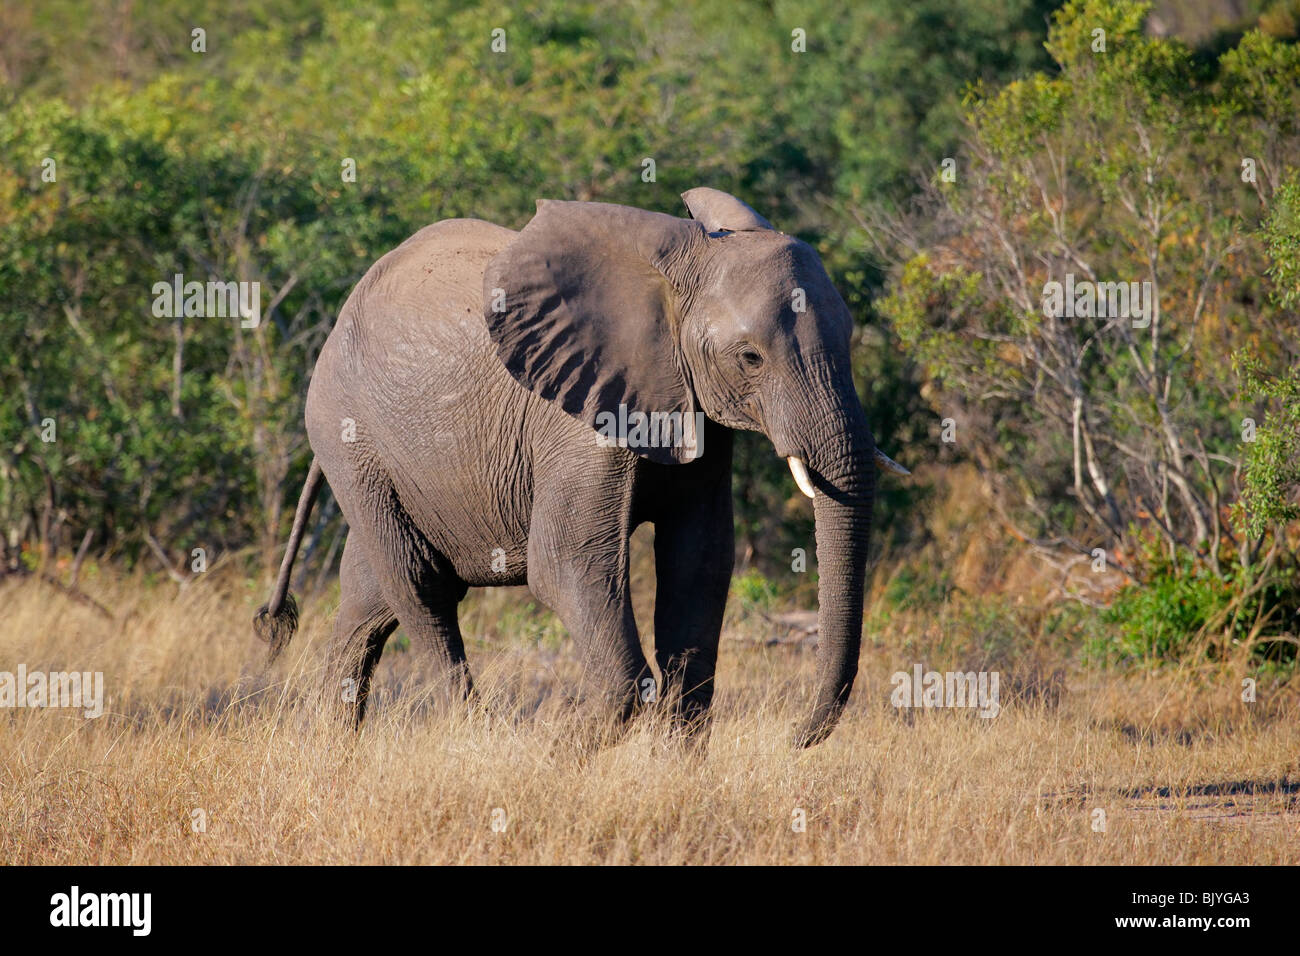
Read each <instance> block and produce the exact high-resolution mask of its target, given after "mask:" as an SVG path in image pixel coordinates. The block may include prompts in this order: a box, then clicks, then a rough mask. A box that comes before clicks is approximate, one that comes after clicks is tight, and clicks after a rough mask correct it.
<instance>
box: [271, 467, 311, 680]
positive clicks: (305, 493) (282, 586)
mask: <svg viewBox="0 0 1300 956" xmlns="http://www.w3.org/2000/svg"><path fill="white" fill-rule="evenodd" d="M324 480H325V476H324V474H323V473H322V472H321V468H320V462H318V461H317V460H316V459H315V458H313V459H312V460H311V469H310V470H309V471H308V472H307V481H306V482H305V483H304V484H303V486H302V494H301V495H300V496H299V498H298V511H297V513H295V514H294V516H293V531H292V532H290V534H289V544H288V545H287V546H286V547H285V549H284V560H283V561H281V562H280V576H279V577H278V578H276V581H275V590H274V591H272V592H271V600H270V601H268V602H267V603H266V604H263V605H262V606H261V607H260V608H258V609H257V613H256V614H255V615H254V616H253V633H254V634H256V635H257V636H258V637H259V638H261V639H262V640H263V641H265V642H266V643H267V644H268V645H270V648H269V650H270V654H269V656H268V657H267V660H266V662H267V663H268V664H270V663H271V662H272V661H274V660H275V659H276V658H277V657H279V656H280V652H281V651H282V650H284V649H285V647H287V646H288V644H289V641H290V640H291V639H292V638H293V635H294V632H295V631H297V630H298V602H297V601H295V600H294V599H293V595H292V594H290V593H289V578H290V576H291V575H292V574H293V562H294V560H295V559H296V558H297V557H298V547H299V546H300V545H301V544H302V537H303V534H304V532H305V531H306V530H307V519H308V518H309V517H311V509H312V506H313V505H315V504H316V496H317V495H319V494H320V488H321V485H322V484H323V483H324Z"/></svg>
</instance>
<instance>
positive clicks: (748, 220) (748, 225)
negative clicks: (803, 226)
mask: <svg viewBox="0 0 1300 956" xmlns="http://www.w3.org/2000/svg"><path fill="white" fill-rule="evenodd" d="M682 200H683V201H684V202H685V203H686V208H687V209H689V210H690V211H691V218H692V219H694V220H695V221H696V222H698V223H699V224H700V225H702V226H703V227H704V229H705V231H707V232H750V231H753V230H755V229H771V228H772V224H771V223H770V222H768V221H767V220H766V219H764V218H763V217H762V216H760V215H759V214H758V213H756V212H754V210H753V209H751V208H749V206H748V205H746V204H745V203H743V202H741V201H740V200H739V199H737V198H736V197H735V196H733V195H731V193H724V192H723V191H722V190H721V189H710V188H709V187H708V186H700V187H698V188H696V189H689V190H687V191H686V192H684V193H682Z"/></svg>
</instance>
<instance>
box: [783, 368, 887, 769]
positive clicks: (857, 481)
mask: <svg viewBox="0 0 1300 956" xmlns="http://www.w3.org/2000/svg"><path fill="white" fill-rule="evenodd" d="M849 395H850V396H851V399H849V400H846V401H845V403H844V407H843V408H842V410H840V411H839V413H838V414H836V415H833V416H830V417H828V418H827V419H825V421H830V422H833V423H835V431H834V432H833V433H832V435H831V436H830V437H829V438H828V439H827V440H826V441H824V442H822V443H820V444H817V445H814V446H811V447H810V449H809V455H808V458H809V460H808V462H807V464H808V465H809V467H810V468H811V469H812V472H813V474H812V483H813V485H814V486H815V489H816V496H815V497H814V499H813V509H814V514H815V517H816V522H817V570H818V575H819V578H818V589H817V599H818V616H817V622H818V633H819V635H820V636H819V646H818V651H817V658H818V660H817V686H816V696H815V699H814V703H813V710H812V713H811V714H810V715H809V717H808V719H807V722H806V723H805V724H804V725H803V726H802V727H801V728H800V729H799V731H798V733H797V736H796V738H795V740H796V744H797V745H798V746H800V747H811V746H813V745H814V744H818V743H821V742H822V741H823V740H825V739H826V737H827V736H828V735H829V734H830V732H831V730H832V729H833V728H834V727H835V722H836V721H837V720H838V719H839V716H840V713H841V711H843V709H844V705H845V704H846V703H847V702H848V699H849V693H850V692H851V691H852V690H853V680H854V678H855V677H856V676H857V673H858V651H859V649H860V647H861V644H862V602H863V587H864V581H865V576H866V566H867V546H868V543H869V539H870V536H871V520H872V512H873V509H874V504H875V490H876V460H875V450H876V448H875V440H874V439H873V438H872V436H871V431H870V429H869V428H868V427H867V422H866V416H864V415H863V413H862V407H861V405H859V404H858V401H857V395H856V393H855V392H853V390H852V388H851V387H850V388H849Z"/></svg>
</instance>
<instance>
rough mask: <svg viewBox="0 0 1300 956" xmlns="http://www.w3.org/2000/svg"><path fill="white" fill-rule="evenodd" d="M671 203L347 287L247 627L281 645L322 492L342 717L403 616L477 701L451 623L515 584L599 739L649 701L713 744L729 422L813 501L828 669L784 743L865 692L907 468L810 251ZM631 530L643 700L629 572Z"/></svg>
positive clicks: (719, 196) (434, 230)
mask: <svg viewBox="0 0 1300 956" xmlns="http://www.w3.org/2000/svg"><path fill="white" fill-rule="evenodd" d="M683 199H684V200H685V202H686V206H687V208H688V209H689V211H690V214H691V216H692V218H691V219H680V218H676V217H673V216H669V215H664V214H662V213H655V212H647V211H644V210H641V209H634V208H630V207H627V206H618V205H609V204H605V203H591V202H560V201H549V200H542V201H539V202H538V204H537V212H536V214H535V215H534V217H533V218H532V220H531V221H530V222H529V223H528V224H527V225H526V226H525V227H524V228H523V229H522V230H521V231H518V232H515V231H513V230H510V229H505V228H502V227H501V226H496V225H493V224H491V223H488V222H483V221H479V220H473V219H452V220H447V221H444V222H439V223H435V224H434V225H431V226H428V227H426V228H424V229H422V230H420V231H419V232H418V233H416V234H415V235H414V236H412V237H411V238H409V239H407V240H406V241H405V242H404V243H402V244H401V245H400V246H398V247H397V248H396V249H394V250H393V251H392V252H389V253H388V254H387V255H385V256H384V257H383V258H382V259H380V260H379V261H378V262H377V263H376V264H375V265H374V266H373V267H372V268H371V269H370V271H369V272H368V273H367V274H366V275H365V277H364V278H363V279H362V280H361V281H360V283H359V284H358V285H357V287H356V289H355V290H354V291H353V292H352V295H351V297H350V298H349V299H348V301H347V303H346V305H345V306H344V308H343V310H342V312H341V313H340V315H339V319H338V323H337V325H336V326H335V327H334V329H333V330H332V331H331V333H330V335H329V338H328V340H327V341H326V342H325V344H324V346H323V348H322V350H321V353H320V356H319V359H318V361H317V363H316V369H315V372H314V374H313V376H312V379H311V386H310V389H309V391H308V394H307V405H306V423H307V433H308V436H309V438H310V441H311V447H312V449H313V451H314V453H315V459H314V461H313V463H312V466H311V470H310V473H309V476H308V478H307V482H306V485H305V486H304V488H303V490H302V495H301V499H300V501H299V503H298V509H297V514H296V517H295V519H294V525H293V532H292V534H291V536H290V539H289V543H288V547H287V550H286V553H285V556H284V561H283V564H282V566H281V568H280V574H279V578H278V580H277V582H276V585H275V590H274V592H273V594H272V596H271V599H270V601H269V603H268V604H267V605H266V606H264V607H263V608H261V610H259V612H258V614H257V617H256V618H255V622H254V623H255V630H256V631H257V632H258V633H259V636H261V637H262V638H263V639H264V640H267V641H268V642H270V644H271V654H272V657H274V655H275V654H276V653H277V652H278V651H279V650H280V649H281V648H282V647H283V646H284V645H285V643H286V642H287V641H288V640H289V638H290V637H291V636H292V633H293V631H294V630H295V628H296V625H297V606H296V603H295V602H294V600H293V597H292V596H291V595H290V594H289V593H288V583H289V577H290V574H291V572H292V568H293V563H294V558H295V554H296V552H297V550H298V546H299V544H300V542H301V540H302V537H303V531H304V527H305V525H306V522H307V519H308V517H309V514H310V511H311V508H312V505H313V503H314V500H315V497H316V495H317V493H318V492H319V490H320V487H321V482H322V480H324V479H328V480H329V483H330V487H331V488H332V489H333V492H334V495H335V497H336V498H337V500H338V503H339V506H340V508H341V509H342V511H343V514H344V516H345V517H346V518H347V521H348V525H349V534H348V538H347V544H346V547H345V549H344V554H343V558H342V566H341V571H340V574H341V604H340V607H339V611H338V618H337V621H336V623H335V628H334V645H333V650H332V652H331V657H332V658H333V659H334V660H335V661H337V662H338V664H337V667H338V668H339V670H337V671H336V673H335V677H336V678H342V679H351V680H353V681H355V682H356V683H355V684H353V685H352V686H353V687H355V688H356V689H357V691H358V692H357V694H356V701H355V704H353V705H352V709H351V712H350V715H349V716H350V719H351V720H352V721H353V722H354V724H355V723H359V722H360V720H361V718H362V716H363V714H364V708H365V701H366V693H367V690H368V688H369V683H370V678H371V674H372V672H373V670H374V667H375V664H376V662H377V661H378V660H379V656H380V653H381V652H382V650H383V646H384V642H385V641H386V640H387V638H388V636H389V635H390V634H392V632H393V631H394V629H395V628H396V627H397V625H398V623H399V622H400V623H401V625H402V627H404V628H405V630H406V632H407V633H408V634H409V636H410V639H411V641H412V643H413V645H415V646H419V647H423V648H426V649H427V650H429V651H431V652H432V653H433V659H434V660H435V661H436V662H437V665H438V666H437V672H438V673H439V674H440V675H441V677H442V679H444V680H445V681H446V686H447V688H449V689H450V691H451V692H452V693H453V694H455V695H466V696H469V695H471V694H472V693H473V689H472V685H471V679H470V673H469V668H468V664H467V661H466V658H465V647H464V643H463V641H462V638H461V632H460V628H459V624H458V621H457V604H458V603H459V601H460V600H461V599H462V598H463V597H464V596H465V594H466V592H467V590H468V589H469V588H470V587H490V586H493V585H520V584H527V585H528V586H529V587H530V588H531V590H532V592H533V594H534V595H535V596H536V597H537V598H538V600H540V601H541V602H543V603H544V604H546V605H548V606H549V607H550V608H551V609H552V610H554V611H555V612H556V614H557V615H558V616H559V618H560V620H561V621H562V622H563V623H564V625H565V627H566V628H567V629H568V630H569V632H570V634H571V635H572V636H573V637H574V639H575V641H576V643H577V645H578V647H579V648H580V649H581V650H582V653H583V657H584V674H585V677H584V681H585V682H586V683H587V687H588V690H590V691H591V693H590V694H589V695H588V696H586V697H584V699H586V700H595V701H597V702H598V706H599V707H601V708H603V712H604V713H607V714H609V715H611V717H612V719H613V721H614V723H615V724H620V723H621V721H622V720H623V719H625V718H627V717H628V716H630V715H631V714H632V713H633V712H634V711H635V710H636V709H637V708H638V707H639V706H640V704H641V703H642V700H643V698H654V697H657V698H662V699H663V700H665V701H668V702H669V703H668V706H670V707H671V708H672V712H673V721H674V723H675V725H676V726H678V727H679V729H681V730H683V731H684V732H685V733H686V734H687V735H690V734H691V733H693V732H695V731H697V730H698V729H699V728H701V727H704V726H706V725H707V716H708V711H709V707H710V703H711V701H712V698H713V692H714V686H713V677H714V668H715V665H716V661H717V655H718V640H719V632H720V630H721V626H722V616H723V608H724V605H725V603H726V599H727V591H728V583H729V580H730V577H731V571H732V561H733V557H734V534H733V526H732V524H733V523H732V505H731V457H732V441H733V434H734V433H733V431H732V430H733V429H741V428H743V429H750V430H756V431H761V432H763V433H764V434H765V435H767V437H768V438H769V439H770V440H771V441H772V444H773V445H774V446H775V450H776V453H777V454H778V455H780V456H782V457H783V458H786V459H788V461H789V464H790V468H791V471H792V472H793V473H794V478H795V480H796V481H797V483H798V486H799V488H800V489H801V490H802V491H803V493H804V494H806V495H808V496H809V497H812V498H813V500H814V511H815V517H816V540H817V562H818V570H819V573H820V584H819V595H818V597H819V602H820V611H819V625H820V634H821V642H820V650H819V655H820V658H819V662H818V677H817V688H816V695H815V702H814V705H813V708H812V713H811V714H810V715H809V716H808V718H807V720H806V722H804V723H803V724H802V726H801V727H800V728H799V729H798V731H797V736H796V742H797V744H798V745H800V746H811V745H813V744H815V743H818V742H819V741H821V740H823V739H825V737H826V736H827V734H829V733H830V731H831V729H832V727H833V726H834V724H835V722H836V720H837V718H838V717H839V714H840V712H841V710H842V709H843V707H844V705H845V702H846V701H847V700H848V697H849V692H850V690H851V689H852V687H853V680H854V677H855V675H856V673H857V667H858V647H859V643H860V640H861V630H862V605H863V576H864V570H865V567H866V562H867V543H868V537H869V533H870V530H871V522H872V509H873V502H874V492H875V482H876V469H877V467H878V466H880V467H890V468H892V469H894V470H898V471H900V472H902V473H904V474H905V473H906V472H905V470H903V469H902V468H901V466H898V465H896V464H895V463H894V462H892V461H891V460H890V459H888V458H887V457H886V456H884V455H883V454H882V453H880V452H879V451H878V450H877V449H876V447H875V442H874V440H873V438H872V435H871V431H870V430H869V428H868V426H867V420H866V416H865V415H864V414H863V410H862V406H861V403H860V402H859V400H858V396H857V392H856V391H855V389H854V386H853V377H852V373H851V371H850V362H849V337H850V333H851V331H852V328H853V323H852V320H851V317H850V315H849V311H848V309H847V307H846V306H845V304H844V301H843V300H842V299H841V298H840V296H839V294H838V293H837V292H836V291H835V289H834V288H833V287H832V285H831V282H830V279H829V278H828V277H827V275H826V272H825V270H824V268H823V267H822V264H821V261H820V260H819V258H818V256H817V254H816V253H815V252H814V251H813V249H812V248H811V247H809V246H808V245H807V244H805V243H804V242H801V241H799V240H798V239H795V238H792V237H790V236H787V235H786V234H784V233H782V232H779V231H777V230H776V229H774V228H773V227H772V225H771V224H770V223H769V222H768V221H767V220H766V219H764V218H763V217H762V216H760V215H758V214H757V213H756V212H754V210H753V209H751V208H750V207H749V206H747V205H746V204H745V203H743V202H741V201H740V200H738V199H736V198H735V197H733V196H730V195H728V194H727V193H724V192H719V191H718V190H714V189H707V188H701V189H692V190H690V191H689V192H687V193H685V194H684V195H683ZM647 419H649V420H650V421H651V427H650V428H648V429H647V428H646V427H645V422H646V420H647ZM629 424H630V425H631V426H632V427H631V428H630V430H629V429H627V428H626V426H627V425H629ZM619 429H623V430H622V431H620V430H619ZM659 439H662V440H659ZM647 521H648V522H651V523H652V524H653V525H654V528H655V539H654V550H655V572H656V586H657V594H656V602H655V611H654V636H655V658H656V660H657V663H658V667H659V671H660V675H661V676H660V683H659V684H658V685H657V686H656V691H657V693H656V694H654V695H651V694H647V693H645V692H644V691H646V690H648V689H649V687H650V686H651V683H650V681H647V678H649V679H650V680H651V681H652V680H653V677H652V673H651V669H650V667H649V664H648V663H647V661H646V658H645V655H644V654H643V653H642V650H641V645H640V641H639V638H638V635H637V627H636V621H635V619H634V617H633V614H632V601H631V597H630V589H629V581H628V553H629V543H628V542H629V538H630V536H631V534H632V532H633V530H634V529H635V528H636V527H637V526H638V525H639V524H641V523H643V522H647Z"/></svg>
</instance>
